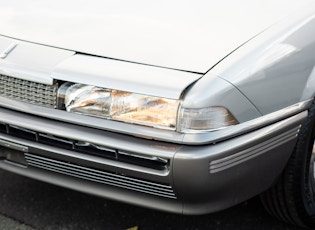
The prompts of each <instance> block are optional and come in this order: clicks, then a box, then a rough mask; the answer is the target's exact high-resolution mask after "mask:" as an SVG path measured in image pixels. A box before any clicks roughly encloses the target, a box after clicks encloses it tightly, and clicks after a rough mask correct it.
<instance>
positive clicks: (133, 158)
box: [0, 123, 169, 170]
mask: <svg viewBox="0 0 315 230" xmlns="http://www.w3.org/2000/svg"><path fill="white" fill-rule="evenodd" d="M0 133H4V134H7V135H10V136H14V137H18V138H21V139H24V140H29V141H33V142H37V143H41V144H46V145H50V146H54V147H57V148H62V149H66V150H70V151H76V152H80V153H84V154H88V155H93V156H98V157H102V158H107V159H112V160H116V161H120V162H125V163H129V164H133V165H138V166H142V167H147V168H151V169H155V170H167V168H168V166H169V160H167V159H164V158H160V157H154V156H152V157H150V156H148V157H147V156H143V155H139V154H137V153H132V152H125V151H121V150H119V149H112V148H107V147H106V146H101V145H96V144H93V143H89V142H83V141H78V140H73V139H67V138H64V137H59V136H55V135H51V134H46V133H41V132H36V131H34V130H30V129H25V128H22V127H17V126H14V125H9V124H4V123H0Z"/></svg>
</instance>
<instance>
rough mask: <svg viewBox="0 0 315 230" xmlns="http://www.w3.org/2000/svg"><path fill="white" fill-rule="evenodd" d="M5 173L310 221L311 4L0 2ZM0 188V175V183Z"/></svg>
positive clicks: (112, 195) (159, 204)
mask: <svg viewBox="0 0 315 230" xmlns="http://www.w3.org/2000/svg"><path fill="white" fill-rule="evenodd" d="M0 15H1V20H0V149H1V151H0V168H1V169H2V170H7V171H10V172H14V173H17V174H21V175H24V176H27V177H31V178H34V179H38V180H42V181H46V182H49V183H53V184H56V185H60V186H64V187H67V188H71V189H75V190H78V191H82V192H85V193H90V194H93V195H97V196H101V197H104V198H109V199H114V200H117V201H121V202H127V203H130V204H135V205H140V206H144V207H148V208H154V209H159V210H164V211H168V212H174V213H181V214H185V215H192V214H193V215H195V214H204V213H211V212H215V211H219V210H222V209H225V208H228V207H231V206H233V205H236V204H239V203H240V202H243V201H245V200H247V199H249V198H251V197H253V196H256V195H258V194H260V196H261V199H262V201H263V204H264V206H265V207H266V209H267V210H268V211H269V212H270V213H271V214H272V215H274V216H276V217H278V218H280V219H282V220H284V221H286V222H288V223H292V224H296V225H299V226H304V227H313V228H314V227H315V147H314V139H315V124H314V123H315V104H314V103H315V102H314V97H315V67H314V66H315V2H314V0H300V1H293V0H264V1H262V0H261V1H260V0H239V1H231V0H220V1H214V0H207V1H206V0H205V1H202V0H200V1H198V0H197V1H175V0H174V1H166V0H160V1H155V2H151V1H144V0H136V1H123V0H118V1H112V0H108V1H94V0H91V1H89V2H88V4H87V2H86V1H81V0H77V1H61V0H54V1H22V0H3V1H1V3H0ZM0 184H1V182H0Z"/></svg>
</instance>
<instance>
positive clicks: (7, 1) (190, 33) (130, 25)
mask: <svg viewBox="0 0 315 230" xmlns="http://www.w3.org/2000/svg"><path fill="white" fill-rule="evenodd" d="M307 2H311V0H303V1H295V0H294V1H293V0H240V1H228V0H220V1H218V0H216V1H211V0H205V1H166V0H160V1H155V2H152V1H145V0H135V1H127V0H126V1H122V0H115V1H88V2H87V1H81V0H76V1H60V0H53V1H40V0H38V1H22V0H2V1H1V7H0V15H1V20H0V34H1V35H3V36H7V37H11V38H15V39H20V40H24V41H30V42H33V43H38V44H44V45H48V46H52V47H58V48H63V49H67V50H72V51H76V52H79V53H85V54H91V55H95V56H102V57H108V58H112V59H119V60H125V61H129V62H136V63H142V64H148V65H154V66H163V67H167V68H172V69H180V70H187V71H192V72H197V73H205V72H206V71H207V70H209V68H211V67H212V66H214V65H215V64H216V63H218V62H219V61H220V60H221V59H222V58H224V57H225V56H226V55H228V54H229V53H230V52H232V51H233V50H235V49H236V48H237V47H239V46H241V45H242V44H243V43H245V42H246V41H248V40H249V39H251V38H252V37H254V36H256V35H257V34H259V33H261V32H262V31H263V30H265V29H266V28H268V27H269V26H271V25H273V24H274V23H276V22H277V21H279V20H281V19H282V18H283V17H284V16H285V15H287V14H288V13H289V12H290V11H292V10H293V9H296V8H297V7H298V6H301V5H303V4H306V3H307Z"/></svg>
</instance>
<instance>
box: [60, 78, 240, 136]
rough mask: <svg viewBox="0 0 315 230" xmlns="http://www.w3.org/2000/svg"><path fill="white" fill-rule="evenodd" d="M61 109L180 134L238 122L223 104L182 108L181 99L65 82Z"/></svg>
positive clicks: (62, 88) (61, 91)
mask: <svg viewBox="0 0 315 230" xmlns="http://www.w3.org/2000/svg"><path fill="white" fill-rule="evenodd" d="M58 109H63V110H66V111H68V112H71V113H77V114H84V115H89V116H95V117H100V118H105V119H109V120H116V121H122V122H126V123H131V124H139V125H145V126H151V127H156V128H162V129H169V130H176V131H178V132H181V133H201V132H208V131H212V130H217V129H222V128H224V127H227V126H230V125H235V124H238V121H237V120H236V119H235V117H234V116H233V115H232V114H231V113H230V112H229V111H228V110H227V109H226V108H224V107H220V106H214V107H208V108H198V109H195V108H182V107H180V100H174V99H167V98H161V97H154V96H148V95H142V94H137V93H131V92H126V91H121V90H114V89H107V88H103V87H98V86H93V85H85V84H80V83H71V82H66V83H64V84H62V85H61V86H60V87H59V90H58Z"/></svg>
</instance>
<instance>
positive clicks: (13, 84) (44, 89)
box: [0, 74, 58, 108]
mask: <svg viewBox="0 0 315 230" xmlns="http://www.w3.org/2000/svg"><path fill="white" fill-rule="evenodd" d="M57 90H58V84H54V85H45V84H41V83H37V82H32V81H27V80H23V79H19V78H14V77H9V76H6V75H1V74H0V96H2V97H6V98H10V99H14V100H17V101H23V102H26V103H30V104H34V105H39V106H44V107H49V108H56V106H57Z"/></svg>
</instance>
